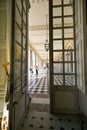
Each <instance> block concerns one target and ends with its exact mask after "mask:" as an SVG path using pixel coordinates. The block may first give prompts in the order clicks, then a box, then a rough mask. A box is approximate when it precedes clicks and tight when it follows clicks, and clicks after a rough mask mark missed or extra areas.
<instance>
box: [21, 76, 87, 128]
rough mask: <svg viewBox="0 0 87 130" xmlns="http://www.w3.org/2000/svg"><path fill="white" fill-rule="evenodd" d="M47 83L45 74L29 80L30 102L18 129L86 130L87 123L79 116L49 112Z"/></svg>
mask: <svg viewBox="0 0 87 130" xmlns="http://www.w3.org/2000/svg"><path fill="white" fill-rule="evenodd" d="M47 83H48V82H47V77H46V76H43V77H39V78H38V77H36V78H35V80H34V82H33V80H30V82H29V85H30V87H29V90H30V97H31V102H30V106H29V109H28V113H27V114H26V116H25V118H24V120H23V122H22V125H21V127H20V130H52V129H53V130H87V124H86V123H85V122H83V124H82V122H81V118H80V117H79V116H76V115H62V114H58V115H56V114H52V113H50V100H49V91H48V90H49V86H48V85H47ZM35 85H36V86H35Z"/></svg>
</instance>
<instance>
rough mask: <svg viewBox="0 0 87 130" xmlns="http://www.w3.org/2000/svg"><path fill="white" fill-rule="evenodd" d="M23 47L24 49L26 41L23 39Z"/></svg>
mask: <svg viewBox="0 0 87 130" xmlns="http://www.w3.org/2000/svg"><path fill="white" fill-rule="evenodd" d="M23 47H24V48H26V39H25V37H23Z"/></svg>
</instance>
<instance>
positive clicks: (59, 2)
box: [53, 0, 61, 5]
mask: <svg viewBox="0 0 87 130" xmlns="http://www.w3.org/2000/svg"><path fill="white" fill-rule="evenodd" d="M53 5H61V0H53Z"/></svg>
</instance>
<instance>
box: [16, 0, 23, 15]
mask: <svg viewBox="0 0 87 130" xmlns="http://www.w3.org/2000/svg"><path fill="white" fill-rule="evenodd" d="M16 5H17V6H18V8H19V10H20V12H21V11H22V3H21V0H16Z"/></svg>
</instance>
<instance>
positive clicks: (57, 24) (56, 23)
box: [53, 18, 62, 27]
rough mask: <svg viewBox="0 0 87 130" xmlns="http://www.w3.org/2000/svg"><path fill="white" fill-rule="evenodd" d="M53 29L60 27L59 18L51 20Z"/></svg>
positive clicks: (60, 21) (60, 20)
mask: <svg viewBox="0 0 87 130" xmlns="http://www.w3.org/2000/svg"><path fill="white" fill-rule="evenodd" d="M53 27H62V19H61V18H56V19H53Z"/></svg>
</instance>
